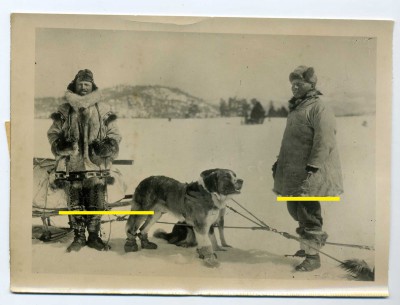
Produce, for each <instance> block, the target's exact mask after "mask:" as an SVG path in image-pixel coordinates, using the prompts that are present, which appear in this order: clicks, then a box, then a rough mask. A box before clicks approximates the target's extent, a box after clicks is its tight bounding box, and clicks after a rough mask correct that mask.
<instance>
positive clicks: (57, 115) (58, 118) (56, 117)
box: [50, 112, 65, 122]
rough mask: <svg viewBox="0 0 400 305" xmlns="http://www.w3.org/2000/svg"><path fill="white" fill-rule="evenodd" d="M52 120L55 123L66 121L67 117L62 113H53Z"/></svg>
mask: <svg viewBox="0 0 400 305" xmlns="http://www.w3.org/2000/svg"><path fill="white" fill-rule="evenodd" d="M50 119H52V120H53V121H63V122H64V121H65V117H64V115H63V114H62V113H61V112H53V113H52V114H51V115H50Z"/></svg>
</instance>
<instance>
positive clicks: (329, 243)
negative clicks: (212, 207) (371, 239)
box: [227, 198, 375, 251]
mask: <svg viewBox="0 0 400 305" xmlns="http://www.w3.org/2000/svg"><path fill="white" fill-rule="evenodd" d="M231 200H232V201H233V202H235V203H236V204H237V205H238V206H240V207H241V208H242V209H243V210H245V211H246V212H247V213H249V214H250V215H251V216H253V217H254V218H255V219H256V220H257V221H258V222H259V223H256V222H255V221H253V220H251V221H252V222H253V223H255V224H257V225H258V226H260V227H265V230H267V231H272V232H274V233H278V234H280V235H282V236H284V237H286V238H288V239H296V238H297V237H296V236H294V235H291V234H289V233H287V232H280V231H278V230H276V229H274V228H271V227H270V226H268V225H267V224H266V223H265V222H263V221H262V220H261V219H259V218H258V217H256V216H255V215H254V214H253V213H251V212H250V211H249V210H248V209H246V208H245V207H244V206H243V205H241V204H240V203H239V202H237V201H236V200H235V199H232V198H231ZM227 208H229V209H230V210H232V211H233V212H235V213H237V214H239V215H241V216H243V217H244V218H246V219H249V218H248V217H246V216H245V215H243V214H242V213H240V212H238V211H236V210H234V209H233V208H231V207H229V206H227ZM260 224H261V225H260ZM325 244H327V245H332V246H343V247H350V248H358V249H363V250H371V251H374V250H375V248H374V247H372V246H365V245H355V244H344V243H334V242H329V241H326V242H325Z"/></svg>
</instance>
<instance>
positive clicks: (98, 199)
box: [47, 69, 121, 252]
mask: <svg viewBox="0 0 400 305" xmlns="http://www.w3.org/2000/svg"><path fill="white" fill-rule="evenodd" d="M64 99H65V103H64V104H62V105H61V106H59V107H58V110H57V111H56V112H55V113H53V114H52V115H51V118H52V119H53V124H52V125H51V127H50V128H49V130H48V132H47V136H48V140H49V142H50V145H51V151H52V153H53V154H54V156H55V157H56V177H57V173H58V174H59V175H60V174H61V175H62V178H61V180H60V181H63V187H64V188H65V191H66V193H67V197H68V203H67V204H68V209H69V210H71V211H74V210H92V211H101V210H104V204H105V195H106V184H107V182H109V181H110V177H109V170H110V167H111V164H112V161H113V160H114V159H115V158H116V157H117V155H118V151H119V143H120V141H121V136H120V133H119V130H118V127H117V123H116V115H115V114H114V113H113V112H111V110H110V106H109V105H108V104H106V103H105V102H104V101H103V99H102V97H101V94H100V93H99V92H98V89H97V86H96V84H95V83H94V80H93V73H92V72H91V71H90V70H88V69H85V70H80V71H79V72H78V74H77V75H76V76H75V78H74V79H73V81H72V82H71V83H70V84H69V85H68V87H67V92H66V93H65V97H64ZM100 220H101V217H100V216H99V215H94V216H83V215H73V216H70V225H71V227H72V228H73V229H74V234H75V238H74V241H73V242H72V244H71V245H70V246H69V247H68V248H67V251H68V252H71V251H79V250H80V249H81V248H82V247H84V246H85V245H87V246H89V247H91V248H94V249H96V250H107V249H108V246H106V244H105V243H104V242H103V241H102V240H101V238H100V236H99V233H100ZM86 229H87V231H88V233H89V235H88V240H87V241H86Z"/></svg>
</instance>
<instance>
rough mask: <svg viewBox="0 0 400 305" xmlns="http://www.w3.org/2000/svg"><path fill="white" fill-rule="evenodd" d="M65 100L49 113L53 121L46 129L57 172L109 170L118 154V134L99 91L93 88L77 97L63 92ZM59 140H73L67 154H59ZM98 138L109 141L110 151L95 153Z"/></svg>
mask: <svg viewBox="0 0 400 305" xmlns="http://www.w3.org/2000/svg"><path fill="white" fill-rule="evenodd" d="M64 99H65V102H66V103H64V104H62V105H60V106H59V108H58V110H57V111H56V112H55V113H53V114H52V115H51V118H52V119H53V124H52V125H51V127H50V128H49V130H48V132H47V137H48V140H49V142H50V145H51V149H52V152H53V154H54V156H55V157H56V160H57V166H56V171H66V170H68V171H69V172H82V171H99V170H104V169H109V168H110V166H111V164H112V161H113V159H115V158H116V157H117V155H118V151H119V143H120V141H121V136H120V133H119V130H118V127H117V124H116V115H115V114H114V113H113V112H111V109H110V106H109V105H108V104H106V103H105V102H104V101H103V99H102V97H101V94H100V93H99V92H98V91H97V90H96V91H93V92H91V93H90V94H88V95H84V96H80V95H77V94H75V93H73V92H72V91H69V90H68V91H67V92H66V93H65V97H64ZM60 141H66V142H67V143H76V144H75V145H76V149H75V150H76V151H74V153H72V154H71V155H70V156H66V155H65V154H61V153H60V151H59V148H58V147H57V144H58V145H59V142H60ZM101 141H108V142H109V143H111V144H110V145H111V150H112V154H111V155H108V156H107V157H102V156H98V155H96V152H95V150H94V149H93V147H94V146H95V144H98V143H99V142H101ZM67 163H68V164H67Z"/></svg>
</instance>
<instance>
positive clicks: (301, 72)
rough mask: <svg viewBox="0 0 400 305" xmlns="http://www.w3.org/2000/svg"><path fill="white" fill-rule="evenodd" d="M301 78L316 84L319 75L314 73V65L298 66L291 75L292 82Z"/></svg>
mask: <svg viewBox="0 0 400 305" xmlns="http://www.w3.org/2000/svg"><path fill="white" fill-rule="evenodd" d="M296 79H299V80H303V81H305V82H307V83H310V84H313V85H316V84H317V80H318V79H317V76H316V75H315V73H314V68H313V67H307V66H298V67H297V68H296V69H294V71H293V72H292V73H290V75H289V80H290V82H292V81H294V80H296Z"/></svg>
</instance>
